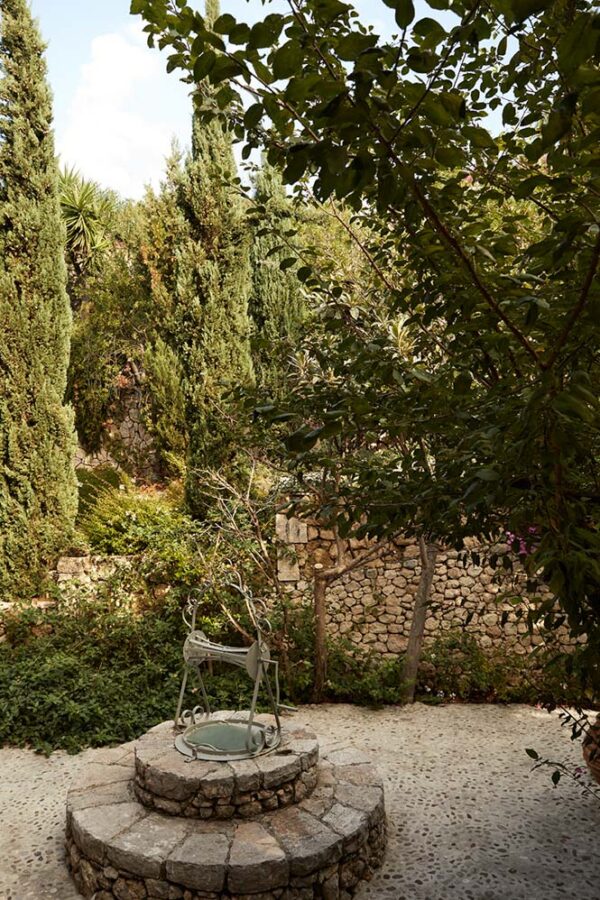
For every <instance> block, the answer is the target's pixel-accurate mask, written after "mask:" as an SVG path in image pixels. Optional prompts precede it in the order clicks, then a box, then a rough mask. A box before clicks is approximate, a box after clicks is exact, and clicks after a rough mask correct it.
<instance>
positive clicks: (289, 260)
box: [279, 256, 298, 272]
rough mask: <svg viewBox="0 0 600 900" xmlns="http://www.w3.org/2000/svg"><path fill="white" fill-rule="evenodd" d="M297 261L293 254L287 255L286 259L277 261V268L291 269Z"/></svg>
mask: <svg viewBox="0 0 600 900" xmlns="http://www.w3.org/2000/svg"><path fill="white" fill-rule="evenodd" d="M297 262H298V260H297V258H296V257H295V256H288V257H286V259H282V260H281V262H280V263H279V268H280V269H281V271H282V272H285V270H286V269H291V267H292V266H295V265H296V263H297Z"/></svg>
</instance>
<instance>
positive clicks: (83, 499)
mask: <svg viewBox="0 0 600 900" xmlns="http://www.w3.org/2000/svg"><path fill="white" fill-rule="evenodd" d="M77 484H78V487H79V513H78V520H79V521H81V519H82V518H83V516H85V515H86V514H87V513H88V512H89V510H90V509H91V508H92V507H93V506H95V505H96V503H97V502H98V499H99V497H100V496H101V494H102V493H103V492H104V491H105V490H106V489H107V488H111V487H112V488H115V489H119V488H120V487H121V485H125V484H126V479H125V477H124V476H123V475H122V473H121V472H119V470H118V469H115V467H114V466H98V467H97V468H96V469H77Z"/></svg>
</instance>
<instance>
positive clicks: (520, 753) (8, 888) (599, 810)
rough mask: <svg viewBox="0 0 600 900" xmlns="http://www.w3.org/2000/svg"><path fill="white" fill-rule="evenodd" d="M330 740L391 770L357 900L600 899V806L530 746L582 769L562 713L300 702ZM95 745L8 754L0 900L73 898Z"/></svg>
mask: <svg viewBox="0 0 600 900" xmlns="http://www.w3.org/2000/svg"><path fill="white" fill-rule="evenodd" d="M297 720H298V721H305V722H307V723H308V724H310V725H311V727H312V728H314V730H315V731H316V732H317V734H318V735H319V737H320V739H321V745H322V747H323V748H324V749H325V748H326V747H327V746H328V744H329V743H331V742H333V741H336V742H337V741H340V740H342V741H343V743H344V744H347V745H348V746H356V747H358V748H361V749H363V750H365V751H366V752H367V753H368V754H369V755H370V756H371V757H372V760H373V762H374V763H375V764H376V765H377V766H378V767H379V770H380V772H381V773H382V775H383V776H384V779H385V782H386V791H387V811H388V817H389V845H388V851H387V856H386V861H385V863H384V866H383V868H382V869H381V870H380V872H379V873H378V874H377V875H376V876H375V878H374V879H373V880H372V881H371V882H370V883H369V884H365V885H364V886H363V887H361V889H360V891H359V893H358V894H357V900H379V898H381V900H538V898H539V900H559V898H575V897H577V898H578V900H598V898H600V852H599V851H598V828H599V826H600V803H599V802H598V801H596V800H594V799H593V798H591V797H584V796H582V795H581V789H580V788H579V787H578V786H577V785H575V784H573V783H571V782H570V781H566V780H563V781H561V783H560V784H559V786H558V787H557V788H554V787H553V786H552V784H551V781H550V771H549V770H546V769H542V770H540V771H537V772H534V773H531V772H530V768H531V761H530V760H529V759H528V757H527V756H526V754H525V747H534V748H535V749H537V750H538V752H540V753H543V754H544V755H548V756H550V757H552V758H553V759H560V760H562V761H569V762H571V763H572V764H573V765H580V763H581V758H580V746H579V745H578V744H572V743H571V741H570V740H569V736H568V733H567V732H566V731H565V730H564V729H561V728H560V724H559V721H558V718H557V716H555V715H553V716H550V715H548V713H546V712H544V711H542V710H537V709H532V708H530V707H526V706H504V707H503V706H469V705H449V706H438V707H430V706H423V705H421V704H416V705H415V706H414V707H410V708H405V709H401V708H395V707H387V708H385V709H383V710H368V709H362V708H359V707H353V706H345V705H344V706H321V707H303V708H302V709H301V711H300V712H299V714H298V716H297ZM95 752H96V751H93V750H87V751H85V752H84V753H81V754H79V755H78V756H67V755H66V754H64V753H55V754H53V755H52V756H51V757H50V758H49V759H46V758H44V757H43V756H38V755H36V754H34V753H32V752H30V751H25V750H15V749H10V748H6V749H2V750H0V773H1V777H0V898H2V900H50V898H54V900H77V898H78V897H79V895H78V893H77V891H76V890H75V889H74V887H73V886H72V884H71V882H70V879H69V877H68V875H67V873H66V870H65V868H64V864H63V849H62V841H63V826H64V803H65V795H66V791H67V788H68V785H69V782H70V780H71V778H72V777H73V775H74V774H75V773H76V772H77V771H79V770H80V769H81V767H82V766H85V765H86V763H88V762H89V761H91V760H93V758H94V755H95Z"/></svg>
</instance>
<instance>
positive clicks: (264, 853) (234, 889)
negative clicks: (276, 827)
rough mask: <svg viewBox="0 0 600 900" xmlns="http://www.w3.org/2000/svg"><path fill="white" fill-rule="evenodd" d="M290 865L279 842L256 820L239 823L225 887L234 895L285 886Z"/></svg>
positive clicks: (232, 846) (230, 855)
mask: <svg viewBox="0 0 600 900" xmlns="http://www.w3.org/2000/svg"><path fill="white" fill-rule="evenodd" d="M288 878H289V867H288V862H287V859H286V856H285V853H284V852H283V850H282V849H281V847H280V845H279V843H278V841H276V840H275V838H274V837H273V836H272V835H271V834H269V832H268V831H267V830H266V829H265V828H263V826H262V825H261V824H260V823H259V822H244V823H242V824H241V825H238V827H237V829H236V832H235V835H234V837H233V842H232V845H231V852H230V854H229V864H228V873H227V888H228V890H229V891H230V892H231V893H233V894H235V893H241V892H247V890H248V888H250V887H252V890H253V891H254V892H255V893H258V892H259V891H268V890H273V889H274V888H278V887H284V886H285V885H287V883H288Z"/></svg>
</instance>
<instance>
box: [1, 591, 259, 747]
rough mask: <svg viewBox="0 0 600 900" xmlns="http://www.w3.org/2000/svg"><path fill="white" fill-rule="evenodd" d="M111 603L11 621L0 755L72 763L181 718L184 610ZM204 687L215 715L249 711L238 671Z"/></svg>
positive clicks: (25, 613) (194, 697)
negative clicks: (86, 751)
mask: <svg viewBox="0 0 600 900" xmlns="http://www.w3.org/2000/svg"><path fill="white" fill-rule="evenodd" d="M110 593H111V592H110V591H107V595H106V596H105V597H103V598H101V599H100V600H98V601H96V602H85V603H80V604H76V605H69V606H68V607H67V606H63V607H61V608H59V609H57V610H54V611H50V612H47V611H46V612H42V611H40V610H37V609H31V608H30V609H23V610H21V611H20V612H19V614H18V615H14V614H13V615H11V616H8V617H6V616H5V625H6V628H7V640H6V641H5V642H4V643H3V644H1V645H0V745H1V744H3V743H10V744H15V745H18V746H23V745H30V746H32V747H33V748H35V749H36V750H40V751H43V752H50V751H52V750H55V749H65V750H68V751H69V752H71V753H74V752H77V751H78V750H80V749H82V748H84V747H87V746H99V745H103V744H110V743H120V742H123V741H127V740H131V739H133V738H135V737H138V736H139V735H140V734H142V733H143V732H144V731H146V730H147V729H148V728H150V727H151V726H152V725H155V724H157V723H158V722H161V721H163V720H165V719H168V718H169V717H172V716H173V715H174V710H175V706H176V703H177V696H178V690H179V683H180V678H181V671H182V660H181V648H182V645H183V640H184V637H185V626H184V625H183V622H182V620H181V615H180V607H179V604H177V603H175V602H167V603H166V604H163V606H162V607H161V608H159V609H158V608H154V609H151V610H148V612H146V613H145V614H141V615H140V614H138V613H136V612H134V611H133V610H132V608H131V607H128V606H125V607H123V606H119V605H118V604H117V603H115V602H113V600H112V599H110V597H109V595H110ZM201 612H203V611H201ZM199 625H200V627H203V628H205V629H206V630H207V631H209V632H210V626H211V618H210V615H209V616H207V617H205V616H204V615H201V616H200V619H199ZM32 628H33V629H35V632H33V633H32ZM50 629H51V631H50V633H44V632H46V631H48V630H50ZM190 681H191V682H192V683H191V684H190V688H191V689H190V692H189V695H188V697H187V698H186V699H187V703H188V705H190V706H194V705H196V704H197V703H198V702H199V700H200V698H199V693H198V691H197V690H196V687H195V684H194V683H193V680H192V679H190ZM207 687H208V691H209V697H210V699H211V702H212V703H213V705H214V707H215V708H233V707H238V706H239V705H242V706H244V705H245V706H247V705H248V704H249V702H250V697H251V690H252V684H251V682H250V680H249V679H248V678H246V677H244V673H242V672H240V671H238V670H235V671H233V672H232V671H231V670H230V669H229V670H227V671H224V672H222V673H221V672H219V673H218V674H217V675H216V676H215V677H213V678H210V679H207Z"/></svg>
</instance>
